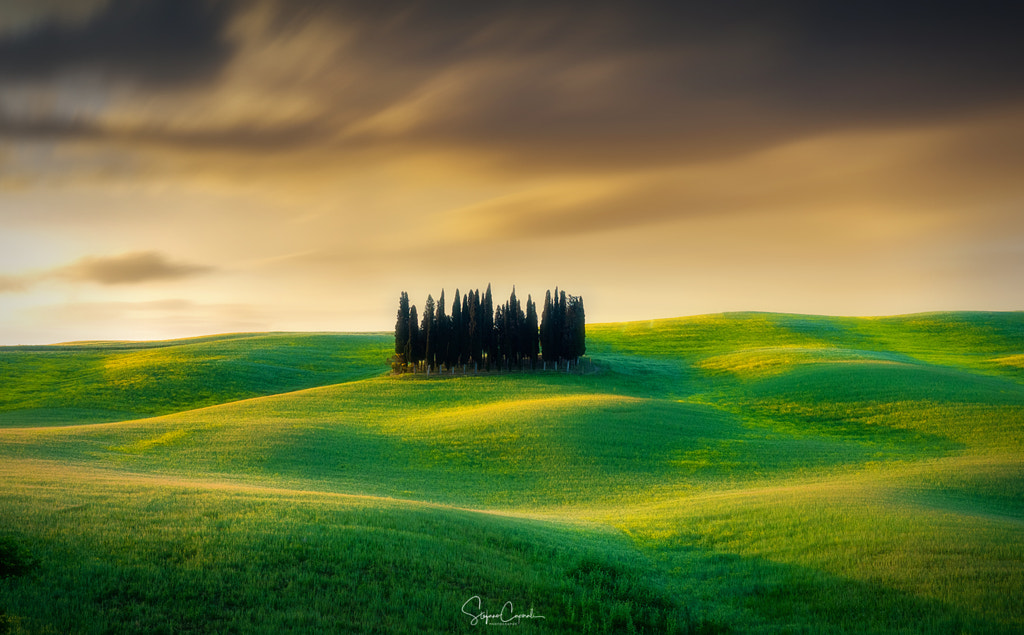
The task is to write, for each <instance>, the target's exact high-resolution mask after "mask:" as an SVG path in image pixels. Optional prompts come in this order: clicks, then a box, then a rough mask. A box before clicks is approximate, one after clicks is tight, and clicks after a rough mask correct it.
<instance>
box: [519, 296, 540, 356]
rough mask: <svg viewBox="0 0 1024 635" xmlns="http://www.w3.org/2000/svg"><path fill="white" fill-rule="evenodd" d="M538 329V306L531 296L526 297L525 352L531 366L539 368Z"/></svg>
mask: <svg viewBox="0 0 1024 635" xmlns="http://www.w3.org/2000/svg"><path fill="white" fill-rule="evenodd" d="M538 330H539V329H538V327H537V305H535V304H534V303H533V298H532V297H531V296H529V295H527V296H526V320H525V321H524V323H523V342H524V352H525V354H526V356H527V357H528V358H529V359H530V366H531V367H536V366H537V353H538V352H539V341H538V340H537V337H538V335H539V333H538Z"/></svg>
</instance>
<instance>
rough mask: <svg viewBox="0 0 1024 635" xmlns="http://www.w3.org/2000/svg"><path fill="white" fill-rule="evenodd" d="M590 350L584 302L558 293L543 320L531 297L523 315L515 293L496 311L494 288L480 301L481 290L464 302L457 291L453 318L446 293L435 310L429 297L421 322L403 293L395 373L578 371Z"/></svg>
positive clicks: (551, 298)
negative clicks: (447, 306) (448, 309)
mask: <svg viewBox="0 0 1024 635" xmlns="http://www.w3.org/2000/svg"><path fill="white" fill-rule="evenodd" d="M586 350H587V343H586V316H585V315H584V311H583V298H581V297H579V296H573V295H567V294H566V293H565V291H562V292H559V291H558V289H557V288H555V292H554V295H552V293H551V291H548V292H547V293H546V294H545V297H544V307H543V310H542V313H541V315H540V316H539V318H538V315H537V305H536V303H534V301H533V298H532V297H530V296H527V298H526V310H525V311H523V307H522V305H521V304H520V302H519V300H518V298H516V290H515V287H513V288H512V295H511V296H510V297H509V299H508V301H507V302H505V304H503V305H500V306H498V307H494V301H493V299H492V297H491V285H487V291H486V292H485V293H484V295H483V296H482V297H481V295H480V290H479V289H477V290H474V291H469V292H467V293H466V294H465V295H463V296H462V298H461V300H460V297H459V290H458V289H456V290H455V298H454V299H453V300H452V305H451V315H450V316H449V315H447V314H446V313H445V299H444V291H443V290H442V291H441V297H440V299H439V300H438V301H437V303H436V305H435V303H434V298H433V297H432V296H430V295H428V296H427V303H426V305H425V308H424V310H423V320H422V321H420V320H419V316H418V314H417V311H416V305H412V306H410V305H409V294H408V293H406V292H404V291H403V292H402V295H401V298H400V299H399V301H398V318H397V320H396V322H395V356H394V357H393V358H392V359H391V367H392V369H393V370H394V371H395V372H396V373H401V372H412V371H417V370H421V371H423V372H424V373H429V372H439V371H442V370H445V371H448V372H454V371H455V369H461V370H462V371H463V372H466V371H467V370H468V369H469V368H472V369H473V370H475V371H479V370H484V371H491V370H498V371H500V370H527V369H531V370H535V369H545V368H552V369H554V368H558V367H564V368H566V369H568V368H571V367H573V366H576V365H577V362H578V360H579V357H580V356H581V355H583V354H584V353H585V352H586Z"/></svg>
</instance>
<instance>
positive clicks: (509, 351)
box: [505, 285, 522, 364]
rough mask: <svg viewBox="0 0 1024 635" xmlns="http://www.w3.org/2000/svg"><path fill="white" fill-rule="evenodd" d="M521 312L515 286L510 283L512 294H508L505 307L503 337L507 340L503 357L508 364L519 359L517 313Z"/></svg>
mask: <svg viewBox="0 0 1024 635" xmlns="http://www.w3.org/2000/svg"><path fill="white" fill-rule="evenodd" d="M521 313H522V309H520V308H519V299H518V298H516V287H515V285H512V295H510V296H509V298H508V305H506V309H505V339H506V341H507V344H506V351H505V357H506V358H507V359H508V362H509V364H514V363H517V362H518V361H519V353H520V348H519V346H520V344H519V315H520V314H521Z"/></svg>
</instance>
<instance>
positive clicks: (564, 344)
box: [556, 289, 572, 359]
mask: <svg viewBox="0 0 1024 635" xmlns="http://www.w3.org/2000/svg"><path fill="white" fill-rule="evenodd" d="M556 291H557V289H556ZM556 312H557V313H558V357H559V359H569V356H570V355H571V351H570V350H569V348H570V346H571V342H572V336H571V335H570V334H569V303H568V301H567V300H566V297H565V291H562V292H561V293H560V294H559V296H558V309H557V311H556Z"/></svg>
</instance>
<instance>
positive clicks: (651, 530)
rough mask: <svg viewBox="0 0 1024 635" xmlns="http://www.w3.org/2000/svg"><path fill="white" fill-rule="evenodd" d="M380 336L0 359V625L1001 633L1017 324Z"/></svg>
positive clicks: (1018, 404)
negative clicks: (458, 371) (454, 363)
mask: <svg viewBox="0 0 1024 635" xmlns="http://www.w3.org/2000/svg"><path fill="white" fill-rule="evenodd" d="M390 348H391V339H390V338H389V336H387V335H337V334H265V335H260V334H249V335H231V336H217V337H207V338H196V339H190V340H179V341H170V342H153V343H80V344H70V345H63V346H49V347H9V348H0V372H2V375H0V377H2V381H0V633H2V632H12V633H36V632H52V633H66V632H85V633H93V632H96V633H100V632H103V633H106V632H147V633H148V632H167V633H176V632H196V633H198V632H267V633H277V632H381V633H384V632H444V633H447V632H464V633H471V632H486V631H488V630H490V628H493V626H494V625H495V624H500V621H501V618H490V619H485V618H483V617H479V618H478V619H477V621H476V622H475V623H474V622H473V616H475V615H479V614H480V613H482V612H483V613H487V614H497V613H500V612H501V611H502V607H503V605H504V604H505V603H506V602H511V603H512V609H511V612H509V611H508V610H507V609H506V613H505V614H506V617H507V616H509V615H512V614H519V613H524V614H529V613H530V612H531V610H532V611H533V614H534V616H543V619H540V618H538V617H533V618H522V619H519V620H513V622H514V623H515V624H516V626H515V627H514V628H515V629H516V631H523V632H583V633H603V632H623V633H631V632H637V633H640V632H643V633H673V632H675V633H722V632H726V633H750V632H755V633H756V632H763V633H775V632H800V633H804V632H809V633H837V632H838V633H843V632H846V633H876V632H905V633H918V632H929V633H960V632H963V633H990V632H993V633H1015V632H1021V631H1024V602H1021V598H1022V597H1024V362H1022V361H1021V360H1022V359H1024V314H1022V313H948V314H927V315H912V316H901V317H892V318H832V317H817V316H800V315H781V314H759V313H743V314H726V315H711V316H700V317H694V318H681V319H673V320H657V321H652V322H636V323H627V324H604V325H591V326H590V327H588V355H589V356H590V357H591V358H592V360H593V363H594V367H595V369H596V371H595V372H593V373H590V374H583V375H577V374H565V373H553V372H549V373H533V374H518V373H512V374H492V375H480V376H465V377H458V376H457V377H443V378H433V379H430V380H422V379H410V378H408V377H405V378H392V377H389V376H386V375H385V374H384V373H386V372H387V370H388V367H387V363H386V358H387V357H388V354H389V352H390ZM486 621H489V622H490V624H489V625H488V624H485V622H486ZM514 632H515V631H514Z"/></svg>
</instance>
